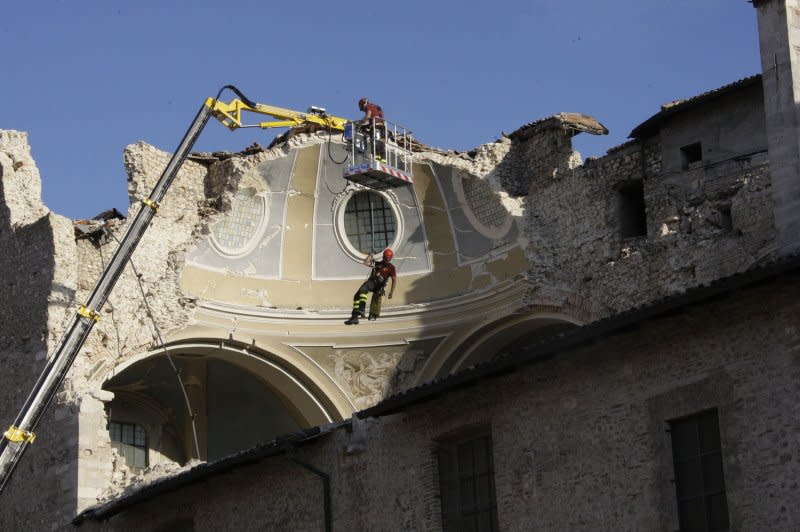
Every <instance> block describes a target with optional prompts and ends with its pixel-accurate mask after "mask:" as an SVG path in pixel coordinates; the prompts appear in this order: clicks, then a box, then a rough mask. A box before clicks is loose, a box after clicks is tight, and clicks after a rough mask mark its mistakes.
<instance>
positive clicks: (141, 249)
mask: <svg viewBox="0 0 800 532" xmlns="http://www.w3.org/2000/svg"><path fill="white" fill-rule="evenodd" d="M753 3H754V8H755V10H756V11H757V18H758V25H759V35H760V46H761V58H762V72H761V73H758V74H755V75H752V76H750V77H746V78H744V79H740V80H738V81H733V82H731V83H729V84H727V85H725V86H722V87H717V88H713V89H711V90H709V91H708V92H704V93H702V94H699V95H696V96H693V97H689V98H688V99H684V100H676V101H673V102H670V103H667V104H665V105H663V106H662V107H661V109H660V110H657V112H655V113H654V114H653V115H652V116H651V117H650V118H647V119H646V120H644V121H643V122H641V123H640V124H638V125H635V124H633V125H632V127H633V129H632V131H631V133H630V140H629V141H628V142H626V143H624V144H622V145H620V146H617V147H615V148H612V149H610V150H609V151H608V153H606V154H605V155H604V156H602V157H597V158H588V159H586V160H585V161H584V160H582V158H581V156H580V154H579V153H578V152H576V151H575V150H574V149H573V146H572V138H573V137H574V136H575V135H591V134H594V135H602V134H606V133H607V130H606V128H605V127H604V126H603V125H602V116H601V113H599V112H598V113H596V114H597V116H596V117H594V116H590V115H587V114H579V113H571V112H562V113H558V114H554V115H552V116H549V117H546V118H542V119H538V120H535V121H532V122H529V123H527V124H524V125H522V126H521V127H518V128H517V129H516V130H515V131H513V132H512V133H510V134H508V135H503V137H502V138H500V139H499V140H497V141H495V142H490V143H487V144H484V145H481V146H478V147H477V148H475V149H474V150H471V151H469V152H466V153H458V152H454V151H445V150H440V149H436V148H432V147H429V146H426V145H424V144H422V143H420V142H416V143H415V144H414V146H413V181H414V182H413V185H411V186H397V187H392V188H386V189H382V190H376V189H374V188H369V187H366V186H362V185H359V184H356V183H353V182H351V181H347V180H345V179H343V177H342V175H343V166H344V164H346V163H345V162H344V161H345V160H346V158H347V153H346V150H345V146H344V144H343V143H342V142H341V141H340V140H339V139H338V138H337V137H336V136H333V137H331V135H329V133H328V132H325V131H314V130H304V131H295V132H293V134H289V135H286V136H283V137H279V138H278V139H277V141H276V142H275V143H273V145H272V146H270V147H269V148H266V149H263V148H260V147H258V146H254V147H251V148H248V149H246V150H244V151H243V152H240V153H194V154H192V156H191V157H190V158H189V160H188V161H187V162H186V163H185V164H184V165H183V167H182V169H181V170H180V172H179V173H178V175H177V178H176V179H175V181H174V183H173V184H172V188H171V190H170V191H169V193H168V195H167V197H166V198H165V200H164V202H163V204H161V205H160V207H159V209H158V212H157V214H156V215H155V216H154V218H153V221H152V224H151V226H150V228H149V229H148V231H147V232H146V233H145V234H144V236H143V237H142V240H141V242H140V243H139V246H138V248H137V249H136V252H135V253H134V254H133V255H132V258H131V260H130V261H129V262H128V264H126V266H125V269H124V271H123V273H122V275H121V276H120V278H119V280H118V282H117V284H116V287H115V288H114V291H113V292H112V293H111V296H110V297H109V298H108V301H107V302H106V304H105V306H104V307H103V309H102V311H101V312H100V316H99V320H98V321H97V324H96V325H95V326H94V330H93V332H92V333H91V335H90V336H89V337H88V340H87V341H86V342H85V344H84V345H83V348H82V349H81V351H80V354H79V355H78V356H77V358H76V359H75V361H74V364H73V366H72V368H71V370H70V371H69V373H68V374H67V377H66V379H65V380H64V382H63V384H62V385H61V387H60V388H59V391H58V393H57V394H56V396H55V398H54V400H53V401H52V402H51V404H50V406H49V408H48V410H47V411H46V413H45V414H44V417H43V419H42V420H41V422H40V423H39V425H38V427H37V431H36V436H37V438H36V441H35V442H34V443H33V444H32V445H31V446H30V449H29V450H28V452H27V454H26V456H25V458H24V459H23V460H22V461H21V462H20V464H19V466H18V467H17V468H16V472H15V474H14V477H13V478H12V479H11V480H10V482H9V483H8V485H7V486H6V487H5V489H4V491H3V493H2V495H1V496H0V528H2V529H3V530H50V529H72V528H79V529H82V530H90V531H92V530H98V531H99V530H152V531H160V530H253V529H263V530H442V529H444V530H481V531H482V530H553V529H558V530H614V529H627V530H677V529H681V530H727V529H735V530H789V529H793V528H796V526H797V523H800V504H798V502H799V501H800V482H799V481H798V478H800V455H799V454H798V448H800V406H798V405H800V386H799V385H798V382H800V321H799V320H798V317H799V316H800V109H799V108H798V106H797V103H796V102H798V101H800V70H798V69H800V65H798V63H797V61H796V57H795V55H796V52H795V50H796V49H798V47H800V0H761V1H755V2H753ZM168 160H169V154H168V153H165V152H163V151H161V150H159V149H157V148H155V147H153V146H150V145H148V144H146V143H144V142H139V143H137V144H133V145H131V146H129V147H128V148H126V150H125V152H124V163H125V168H126V170H127V173H128V187H129V195H130V198H131V207H130V210H129V212H128V213H127V214H126V216H123V215H121V214H119V213H117V212H115V211H108V212H106V213H103V215H102V216H98V217H97V218H96V219H93V220H70V219H67V218H65V217H63V216H60V215H58V214H56V213H53V212H52V211H50V210H49V209H48V208H47V207H46V206H45V205H44V204H43V203H42V201H41V179H40V176H39V172H38V170H37V168H36V165H35V163H34V161H33V159H32V157H31V154H30V146H29V145H28V141H27V135H26V134H25V133H22V132H17V131H8V130H3V131H0V172H1V173H0V200H1V201H0V246H1V249H3V250H4V252H3V254H2V258H0V272H1V275H0V279H2V285H0V294H2V296H3V300H4V305H3V306H2V307H0V315H1V316H2V319H1V320H0V367H2V368H3V369H2V382H3V386H2V387H0V413H1V414H2V416H3V418H4V419H5V420H6V421H8V422H10V421H12V420H13V419H14V416H15V413H16V412H17V409H18V408H19V407H20V406H21V404H22V402H23V401H24V399H25V397H26V396H27V395H28V393H29V392H30V390H31V388H32V387H33V386H34V384H35V382H36V380H37V377H38V376H39V374H40V373H41V372H42V369H43V368H44V367H45V364H46V363H47V359H48V353H52V352H53V350H54V348H55V346H56V344H58V342H59V339H60V338H61V336H62V335H63V334H64V331H65V327H66V324H67V323H68V321H69V319H70V318H71V317H72V316H73V315H74V313H75V311H76V309H77V308H78V307H79V306H80V305H81V303H83V302H84V301H85V300H86V299H87V297H88V296H89V294H90V293H91V292H92V290H93V287H94V285H95V283H96V281H97V279H98V277H99V276H100V275H101V273H102V272H103V270H104V268H105V267H106V265H107V264H108V261H109V260H110V259H111V256H112V254H113V252H114V249H115V248H116V246H118V245H119V240H120V238H122V235H123V234H124V232H125V230H126V228H127V226H128V224H130V220H132V219H133V215H134V214H135V213H136V212H137V211H138V210H139V209H144V208H147V207H146V206H145V205H142V203H141V201H140V199H141V198H142V197H146V196H147V194H148V191H149V190H151V189H152V188H153V186H154V184H155V183H156V180H157V179H158V176H159V174H160V173H161V172H162V170H163V168H164V166H165V165H166V164H167V161H168ZM365 228H368V229H365ZM386 247H390V248H392V249H393V250H394V260H393V264H394V265H395V267H396V269H397V276H398V282H397V289H396V291H395V293H394V296H393V297H392V298H391V299H385V300H384V301H383V306H382V309H381V315H380V317H379V318H378V319H377V320H374V321H373V320H370V321H368V320H366V319H365V320H363V321H362V322H361V323H360V324H358V325H353V326H348V325H344V323H343V322H344V320H345V319H347V318H348V317H349V316H350V313H351V310H352V301H353V292H354V291H355V290H356V289H357V288H358V286H359V285H360V284H361V283H362V282H363V281H364V279H365V278H366V276H367V274H368V272H369V270H368V268H366V267H365V266H364V264H363V260H364V258H365V256H366V255H367V254H368V253H370V252H379V251H381V250H382V249H384V248H386Z"/></svg>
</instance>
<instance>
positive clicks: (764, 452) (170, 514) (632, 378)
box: [81, 273, 800, 530]
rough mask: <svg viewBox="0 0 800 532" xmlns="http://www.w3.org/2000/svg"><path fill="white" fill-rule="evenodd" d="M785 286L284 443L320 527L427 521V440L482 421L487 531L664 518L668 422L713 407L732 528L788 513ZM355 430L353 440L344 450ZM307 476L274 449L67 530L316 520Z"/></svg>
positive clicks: (740, 295)
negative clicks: (326, 497) (488, 474)
mask: <svg viewBox="0 0 800 532" xmlns="http://www.w3.org/2000/svg"><path fill="white" fill-rule="evenodd" d="M798 296H800V278H798V276H797V275H796V273H795V274H793V275H791V276H785V277H783V278H782V279H781V280H779V281H774V282H770V283H765V284H761V285H759V286H755V287H751V288H748V289H745V290H740V291H737V292H734V293H733V294H730V295H729V297H727V298H725V299H716V300H715V301H714V302H707V303H704V304H699V305H696V306H694V307H690V308H687V309H685V310H684V311H682V312H679V313H673V314H672V315H671V316H669V317H665V318H660V319H657V320H654V321H650V322H647V323H645V324H643V325H642V326H641V327H639V328H636V329H633V330H628V331H627V332H625V333H623V334H618V335H616V336H613V337H610V338H604V339H602V340H600V341H599V342H596V343H595V344H593V345H591V346H588V347H584V348H580V349H577V350H572V351H568V352H562V353H561V354H560V355H558V356H557V357H556V358H555V359H552V360H550V361H547V362H542V363H539V364H535V365H529V366H526V367H523V368H521V369H519V370H518V371H516V372H514V373H513V374H510V375H505V376H502V377H496V378H492V379H489V380H483V381H480V382H478V383H477V384H475V385H473V386H470V387H466V388H464V387H462V388H459V389H457V390H453V391H450V392H447V393H444V394H441V395H439V396H437V398H436V399H435V400H434V401H429V402H426V403H422V404H419V405H416V406H413V407H410V408H407V409H406V410H404V411H403V412H401V413H399V414H394V415H390V416H386V417H382V418H380V419H369V420H366V421H364V422H359V423H356V424H355V425H354V427H353V429H350V430H348V429H345V428H342V429H339V430H337V431H335V432H334V433H332V434H330V435H328V436H326V437H323V438H319V439H317V440H314V441H312V442H310V443H308V444H306V445H304V446H302V447H300V448H299V449H298V450H297V451H296V453H297V454H296V455H295V456H296V457H298V458H299V459H301V460H303V461H305V462H307V463H310V464H312V465H314V466H315V467H317V468H318V469H320V470H322V471H324V472H326V473H328V474H330V475H331V479H332V488H333V490H332V509H333V520H334V521H333V524H334V529H337V530H396V529H414V530H438V529H440V517H439V515H440V508H439V502H438V486H437V482H438V480H437V466H436V461H435V456H434V450H435V446H436V444H435V441H436V440H437V439H439V438H442V437H447V436H448V435H450V434H453V433H457V432H458V431H463V430H468V429H470V428H474V427H487V428H490V429H491V434H492V440H493V456H494V468H495V480H496V495H497V504H498V515H499V525H500V529H501V530H531V529H553V528H558V529H569V530H571V529H620V528H621V529H632V530H675V529H676V528H677V521H676V512H675V503H674V484H673V483H672V480H671V479H672V478H673V473H672V462H671V455H670V452H671V451H670V443H669V435H668V433H667V432H666V428H667V422H668V421H669V420H671V419H675V418H679V417H682V416H686V415H690V414H693V413H697V412H700V411H703V410H706V409H710V408H716V409H717V410H718V413H719V422H720V434H721V441H722V454H723V464H724V474H725V484H726V491H727V500H728V506H729V508H730V512H729V513H730V519H731V523H730V524H731V529H735V530H767V529H769V530H781V529H782V530H785V529H790V528H792V526H793V524H794V523H797V522H798V521H800V509H799V508H798V507H797V505H796V504H795V501H796V500H797V496H798V489H800V488H798V485H797V482H796V478H797V477H798V475H800V461H799V460H798V455H797V446H796V434H797V433H798V431H800V422H798V419H800V418H798V416H797V415H796V414H797V412H796V410H797V408H796V404H797V402H798V399H800V398H799V397H798V392H797V387H796V382H797V379H798V377H800V329H798V327H797V324H796V319H795V316H796V315H797V312H798V311H800V304H798V301H800V298H798ZM765 308H768V309H770V311H769V312H764V311H763V309H765ZM720 316H724V317H725V319H719V317H720ZM465 405H468V406H465ZM354 440H358V441H359V442H360V446H359V448H361V449H363V451H361V452H357V453H350V454H348V453H347V452H346V448H347V447H348V443H352V442H353V441H354ZM352 448H353V447H352V446H351V449H352ZM321 489H322V488H321V485H320V482H319V480H318V479H317V478H316V477H314V476H313V475H310V474H306V473H304V472H303V470H302V469H300V468H299V467H298V466H296V465H294V464H292V463H290V462H289V461H288V459H287V457H286V456H284V455H281V456H277V457H272V458H268V459H264V460H263V461H261V462H260V463H258V464H255V465H249V466H244V467H238V468H236V469H234V470H231V471H230V472H227V473H223V474H220V475H217V476H213V477H210V478H207V479H204V480H200V481H198V482H196V483H194V484H192V485H191V486H189V487H187V488H184V489H182V490H179V491H176V492H169V493H166V494H160V495H159V496H158V497H156V498H155V499H151V500H150V501H148V502H145V503H143V504H138V505H134V506H132V507H130V508H129V509H127V510H125V511H123V512H122V513H121V514H119V515H117V516H116V517H113V518H112V519H110V520H109V521H106V522H100V523H98V522H89V523H84V524H83V525H82V526H81V528H82V529H85V530H118V529H128V528H136V529H145V530H157V529H160V527H165V526H169V525H170V524H175V523H192V524H193V526H194V527H195V529H196V530H212V529H218V528H219V527H220V526H227V527H232V528H237V529H238V528H253V527H256V528H258V527H264V528H284V529H292V530H295V529H298V530H318V529H320V528H322V523H323V521H322V519H323V516H322V504H321V501H320V498H319V497H320V493H321Z"/></svg>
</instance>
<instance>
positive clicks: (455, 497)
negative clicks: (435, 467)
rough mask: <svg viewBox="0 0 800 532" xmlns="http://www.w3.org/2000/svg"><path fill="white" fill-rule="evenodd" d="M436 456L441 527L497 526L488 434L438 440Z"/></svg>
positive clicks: (478, 531) (477, 528)
mask: <svg viewBox="0 0 800 532" xmlns="http://www.w3.org/2000/svg"><path fill="white" fill-rule="evenodd" d="M438 459H439V489H440V493H441V501H442V529H443V530H474V531H476V532H483V531H495V530H498V526H497V502H496V500H495V490H494V465H493V462H492V440H491V436H490V435H489V434H488V433H484V434H481V435H478V436H474V435H473V436H471V437H470V438H462V439H459V440H452V441H448V442H441V443H440V444H439V447H438Z"/></svg>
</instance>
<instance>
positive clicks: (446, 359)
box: [427, 312, 581, 378]
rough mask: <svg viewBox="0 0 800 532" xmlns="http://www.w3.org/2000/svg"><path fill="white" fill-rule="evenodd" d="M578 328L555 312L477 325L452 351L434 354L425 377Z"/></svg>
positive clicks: (576, 323)
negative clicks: (435, 356) (436, 356)
mask: <svg viewBox="0 0 800 532" xmlns="http://www.w3.org/2000/svg"><path fill="white" fill-rule="evenodd" d="M579 325H581V322H580V321H578V320H576V319H575V318H573V317H572V316H569V315H567V314H563V313H559V312H538V313H535V314H525V315H512V316H506V317H504V318H501V319H499V320H496V321H493V322H491V323H488V324H483V325H479V326H477V327H475V328H474V329H473V330H472V331H471V332H470V333H468V334H467V336H466V337H465V338H464V339H463V340H461V341H459V342H458V345H456V346H455V347H454V348H453V349H449V350H447V351H446V352H442V353H437V355H438V358H439V359H438V360H435V361H431V362H432V363H429V364H428V368H427V371H428V373H429V378H437V377H444V376H446V375H449V374H451V373H455V372H458V371H460V370H463V369H466V368H468V367H470V366H474V365H476V364H480V363H481V362H486V361H488V360H491V359H492V358H494V357H495V356H497V355H499V354H501V353H506V352H508V351H510V350H513V349H516V348H520V347H523V346H525V345H530V344H533V343H536V342H537V341H540V340H542V339H544V338H546V337H548V336H552V335H554V334H557V333H559V332H562V331H565V330H567V329H571V328H574V327H577V326H579Z"/></svg>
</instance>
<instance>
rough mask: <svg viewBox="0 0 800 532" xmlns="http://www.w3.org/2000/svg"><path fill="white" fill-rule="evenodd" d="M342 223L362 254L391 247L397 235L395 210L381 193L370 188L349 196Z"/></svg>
mask: <svg viewBox="0 0 800 532" xmlns="http://www.w3.org/2000/svg"><path fill="white" fill-rule="evenodd" d="M342 222H343V225H344V233H345V235H346V236H347V240H348V241H349V244H350V246H351V247H352V248H354V249H355V250H356V251H358V252H359V253H363V254H367V253H370V252H377V251H381V250H383V249H385V248H387V247H389V246H390V245H391V244H392V243H393V242H394V240H395V237H396V235H397V220H396V218H395V213H394V209H392V206H391V205H390V204H389V202H388V201H387V200H386V198H384V197H383V196H382V195H381V194H378V193H376V192H372V191H369V190H362V191H360V192H356V193H355V194H353V195H352V196H350V198H349V199H348V200H347V205H346V206H345V209H344V217H343V220H342Z"/></svg>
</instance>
